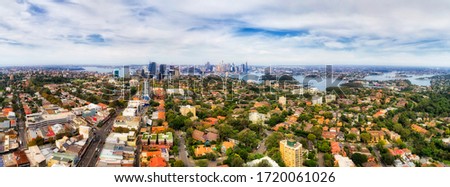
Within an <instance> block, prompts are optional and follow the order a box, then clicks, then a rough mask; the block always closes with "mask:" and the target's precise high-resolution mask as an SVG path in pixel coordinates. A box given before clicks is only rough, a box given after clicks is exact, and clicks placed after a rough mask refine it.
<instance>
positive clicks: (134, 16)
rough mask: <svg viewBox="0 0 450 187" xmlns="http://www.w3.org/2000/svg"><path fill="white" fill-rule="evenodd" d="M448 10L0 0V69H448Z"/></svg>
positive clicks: (400, 5)
mask: <svg viewBox="0 0 450 187" xmlns="http://www.w3.org/2000/svg"><path fill="white" fill-rule="evenodd" d="M102 7H108V8H102ZM449 7H450V3H449V2H446V1H432V2H421V1H397V2H390V1H377V2H354V3H342V2H324V1H302V2H297V1H287V2H286V3H284V4H283V5H281V4H279V3H278V4H277V2H276V1H264V2H261V1H245V2H243V1H227V2H200V3H199V2H192V1H182V2H179V1H95V2H91V1H83V0H78V1H76V0H73V1H69V0H54V1H46V2H42V1H30V0H17V1H11V2H7V3H4V6H2V7H0V12H1V13H0V32H1V33H2V34H1V35H0V55H1V56H2V58H1V59H0V66H8V65H19V66H20V65H50V64H57V65H59V64H72V65H77V64H99V65H120V64H145V63H147V62H148V61H149V60H152V61H156V62H158V63H164V64H195V65H198V64H204V63H206V62H207V61H209V62H211V63H215V64H217V63H219V62H221V61H222V60H223V61H225V62H238V63H243V62H246V61H248V62H249V63H252V64H254V65H256V64H257V65H271V64H286V65H312V64H316V65H325V64H335V65H341V64H342V65H352V64H354V65H399V66H409V65H411V66H446V67H448V66H449V65H448V64H449V63H448V62H447V61H448V60H450V53H449V52H448V51H449V48H450V42H449V41H450V34H449V33H450V32H449V31H450V22H449V21H448V20H447V19H446V18H447V17H449V16H450V15H449V14H450V12H448V11H447V10H448V8H449ZM431 9H432V10H433V11H432V12H430V10H431Z"/></svg>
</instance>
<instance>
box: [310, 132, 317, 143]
mask: <svg viewBox="0 0 450 187" xmlns="http://www.w3.org/2000/svg"><path fill="white" fill-rule="evenodd" d="M308 140H311V141H314V140H316V135H314V134H311V133H310V134H308Z"/></svg>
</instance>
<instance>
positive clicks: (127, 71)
mask: <svg viewBox="0 0 450 187" xmlns="http://www.w3.org/2000/svg"><path fill="white" fill-rule="evenodd" d="M123 77H124V78H130V66H123Z"/></svg>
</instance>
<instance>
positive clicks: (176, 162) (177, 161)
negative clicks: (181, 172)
mask: <svg viewBox="0 0 450 187" xmlns="http://www.w3.org/2000/svg"><path fill="white" fill-rule="evenodd" d="M173 167H185V165H184V162H183V161H182V160H176V161H175V163H174V164H173Z"/></svg>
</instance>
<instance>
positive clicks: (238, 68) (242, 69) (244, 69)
mask: <svg viewBox="0 0 450 187" xmlns="http://www.w3.org/2000/svg"><path fill="white" fill-rule="evenodd" d="M248 71H249V68H248V63H247V62H245V64H244V63H243V64H241V65H235V64H234V63H231V64H224V63H223V62H222V63H220V64H218V65H211V63H209V62H207V63H206V65H205V73H210V72H217V73H224V72H233V73H248Z"/></svg>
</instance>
